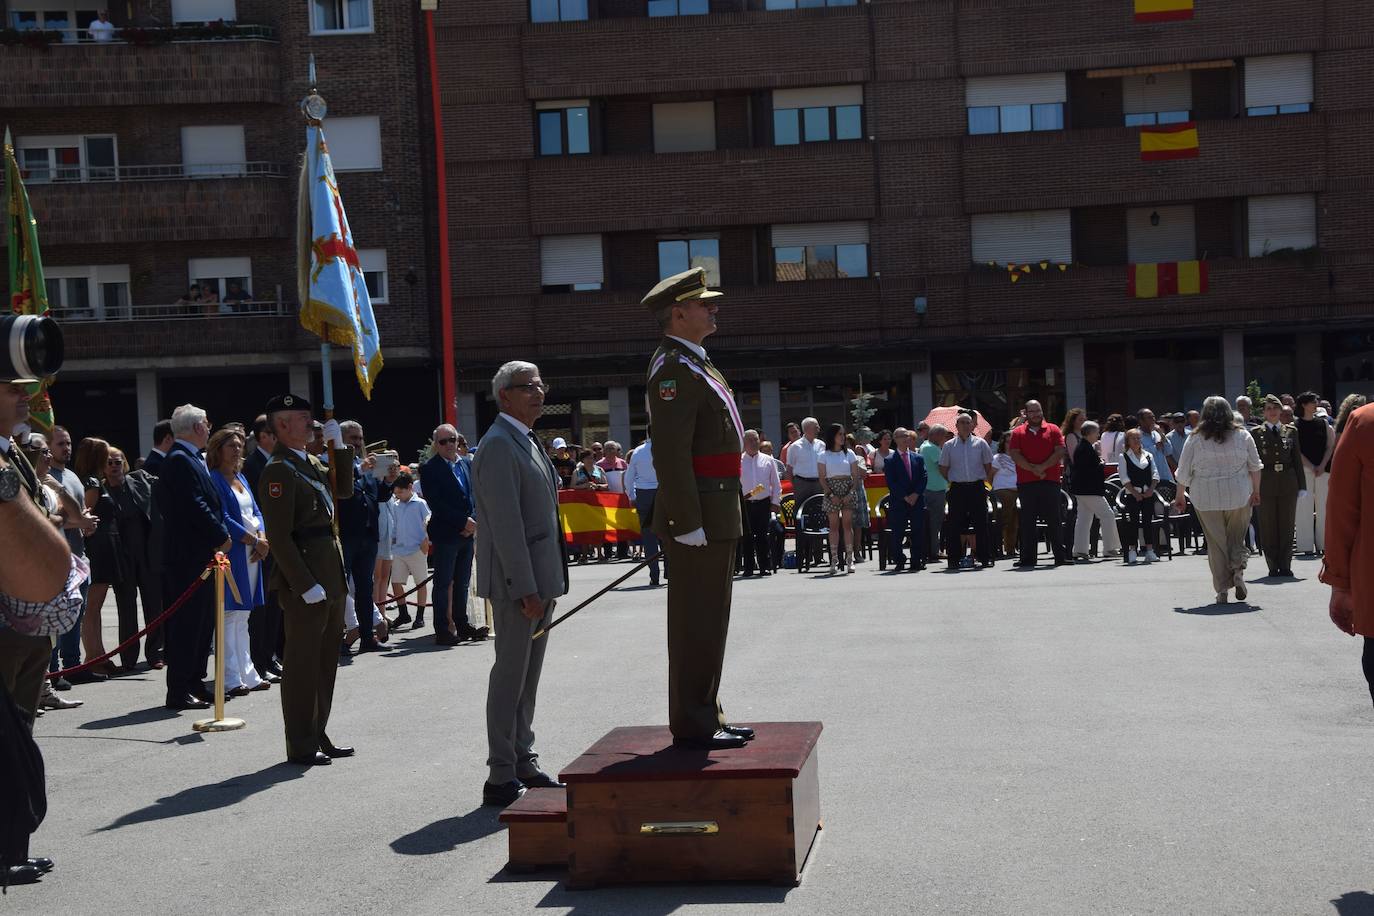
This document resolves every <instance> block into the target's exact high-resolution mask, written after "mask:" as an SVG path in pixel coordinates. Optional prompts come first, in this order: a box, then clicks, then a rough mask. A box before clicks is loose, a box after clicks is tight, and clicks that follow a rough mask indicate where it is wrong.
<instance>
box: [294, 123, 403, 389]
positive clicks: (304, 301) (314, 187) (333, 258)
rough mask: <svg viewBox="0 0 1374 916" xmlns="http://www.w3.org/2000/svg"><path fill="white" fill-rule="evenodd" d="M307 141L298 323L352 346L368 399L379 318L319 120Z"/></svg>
mask: <svg viewBox="0 0 1374 916" xmlns="http://www.w3.org/2000/svg"><path fill="white" fill-rule="evenodd" d="M305 139H306V143H305V161H304V162H303V163H302V164H301V181H300V204H299V209H298V212H297V223H296V229H297V250H296V257H297V265H296V269H297V277H296V282H297V286H298V289H297V292H298V293H299V295H300V300H301V325H302V326H303V327H304V328H305V329H306V330H307V331H310V332H311V333H312V334H315V335H317V336H319V338H320V339H321V340H324V341H327V342H329V343H331V344H338V345H339V346H346V347H351V348H352V349H353V368H354V370H355V371H356V372H357V375H358V385H359V387H361V388H362V390H363V396H364V397H366V398H368V399H369V400H370V399H371V398H372V385H373V383H375V382H376V381H377V373H379V372H381V371H382V342H381V338H380V337H379V336H378V334H377V320H376V318H375V317H374V316H373V314H372V302H371V300H370V299H368V296H367V283H366V281H364V279H363V270H362V264H361V263H360V262H359V260H358V251H357V249H356V248H354V247H353V232H352V230H350V229H349V228H348V217H347V216H346V215H345V214H344V208H343V200H342V199H341V198H340V197H339V184H338V181H337V180H336V179H335V178H334V165H333V163H332V162H331V161H330V159H329V147H328V146H326V145H325V142H324V129H323V128H322V127H321V126H320V123H319V122H318V121H314V122H311V123H310V124H309V126H308V127H307V128H306V132H305Z"/></svg>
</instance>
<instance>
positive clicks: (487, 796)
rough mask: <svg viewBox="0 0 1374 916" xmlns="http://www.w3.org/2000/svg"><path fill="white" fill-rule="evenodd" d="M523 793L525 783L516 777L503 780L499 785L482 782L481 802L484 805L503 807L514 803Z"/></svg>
mask: <svg viewBox="0 0 1374 916" xmlns="http://www.w3.org/2000/svg"><path fill="white" fill-rule="evenodd" d="M524 794H525V785H524V783H522V782H521V781H520V780H518V779H512V780H511V781H510V782H503V783H501V784H500V785H499V786H497V785H492V784H491V783H489V782H488V783H483V784H482V804H484V805H491V806H493V807H498V808H504V807H506V806H507V805H511V804H514V803H515V802H516V801H517V800H519V798H520V796H522V795H524Z"/></svg>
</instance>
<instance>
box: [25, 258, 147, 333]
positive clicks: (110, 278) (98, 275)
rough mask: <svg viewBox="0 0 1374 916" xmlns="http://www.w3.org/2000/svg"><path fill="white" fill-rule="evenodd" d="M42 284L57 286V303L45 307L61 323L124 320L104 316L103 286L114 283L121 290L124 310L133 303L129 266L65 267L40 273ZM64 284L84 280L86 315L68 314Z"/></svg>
mask: <svg viewBox="0 0 1374 916" xmlns="http://www.w3.org/2000/svg"><path fill="white" fill-rule="evenodd" d="M43 278H44V279H45V280H56V281H58V282H59V283H60V284H61V290H62V292H61V294H60V300H59V301H57V302H53V301H49V302H48V307H49V308H51V309H52V310H53V314H54V316H55V317H57V318H60V319H62V320H63V321H105V320H113V319H118V318H127V317H129V316H128V315H113V316H111V315H108V314H106V311H105V297H104V289H103V285H104V284H106V283H117V284H121V285H123V287H124V301H125V304H126V308H127V307H131V306H132V304H133V300H132V298H131V297H130V295H129V265H128V264H81V265H74V266H65V267H47V268H45V270H44V277H43ZM68 280H85V281H86V291H87V294H88V296H89V303H90V304H89V306H88V312H85V313H82V314H72V313H71V312H70V311H68V309H69V308H71V306H68V305H67V303H66V298H67V285H66V281H68Z"/></svg>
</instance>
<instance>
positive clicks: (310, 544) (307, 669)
mask: <svg viewBox="0 0 1374 916" xmlns="http://www.w3.org/2000/svg"><path fill="white" fill-rule="evenodd" d="M330 462H331V464H332V466H333V467H334V469H335V480H334V486H333V492H332V493H331V491H330V483H329V471H328V470H327V469H326V468H325V467H324V465H322V464H321V463H320V462H319V460H318V459H316V458H315V457H313V456H309V455H307V456H306V457H305V458H302V457H301V456H300V455H298V454H296V453H295V452H293V451H292V450H291V449H289V448H287V447H286V446H285V445H281V444H278V445H277V448H276V451H274V452H273V453H272V457H271V458H270V459H269V460H268V462H267V464H266V465H264V466H263V469H262V474H261V476H260V477H259V479H258V505H259V507H261V509H262V517H263V522H264V524H265V527H266V530H267V540H268V543H270V544H271V545H272V578H271V581H270V583H269V588H270V589H271V590H273V591H275V592H276V593H277V599H278V601H279V602H280V604H281V609H282V623H283V625H284V626H285V628H286V658H284V659H283V660H282V667H283V673H282V681H281V708H282V719H283V720H284V721H285V725H286V754H287V756H288V757H292V758H301V757H310V756H312V755H314V754H315V753H316V752H317V751H320V750H322V749H323V747H324V746H325V745H326V744H328V743H329V739H328V737H327V736H326V734H325V728H326V726H327V725H328V724H329V709H330V706H331V704H332V703H333V701H334V676H335V674H336V673H337V672H338V667H339V639H340V638H341V637H342V636H343V632H344V599H345V598H346V597H347V595H348V586H347V584H346V580H345V576H344V562H343V551H342V549H341V548H340V547H339V539H338V536H337V535H336V534H335V531H334V513H335V501H336V500H339V499H347V498H349V497H350V496H352V495H353V450H352V449H347V448H345V449H339V450H335V451H334V452H333V453H332V454H331V456H330ZM315 585H319V586H321V587H322V588H323V589H324V591H325V595H326V597H325V599H324V600H323V601H319V602H316V603H315V604H306V603H305V602H304V601H303V600H301V596H302V595H303V594H304V593H305V592H307V591H309V590H310V589H311V588H312V587H313V586H315Z"/></svg>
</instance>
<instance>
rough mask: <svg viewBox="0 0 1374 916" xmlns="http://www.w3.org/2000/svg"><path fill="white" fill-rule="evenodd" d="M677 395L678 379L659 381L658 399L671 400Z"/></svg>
mask: <svg viewBox="0 0 1374 916" xmlns="http://www.w3.org/2000/svg"><path fill="white" fill-rule="evenodd" d="M676 397H677V379H673V378H669V379H664V380H663V381H661V382H659V383H658V399H659V400H660V401H671V400H674V399H675V398H676Z"/></svg>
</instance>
